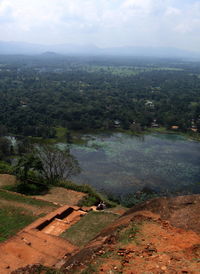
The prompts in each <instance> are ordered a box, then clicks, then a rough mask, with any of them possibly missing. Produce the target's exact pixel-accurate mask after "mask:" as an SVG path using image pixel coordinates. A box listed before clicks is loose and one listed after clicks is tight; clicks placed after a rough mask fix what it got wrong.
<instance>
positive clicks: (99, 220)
mask: <svg viewBox="0 0 200 274" xmlns="http://www.w3.org/2000/svg"><path fill="white" fill-rule="evenodd" d="M117 218H118V216H117V215H116V214H112V213H105V212H90V213H88V214H87V215H86V216H84V217H82V218H81V220H80V221H79V222H78V223H76V224H75V225H73V226H72V227H70V228H69V229H68V230H67V231H66V232H64V233H63V234H62V237H63V238H65V239H67V240H69V241H70V242H71V243H73V244H75V245H78V246H84V245H85V244H87V243H88V242H89V241H90V240H92V239H93V238H94V237H95V236H97V234H98V233H99V232H100V231H101V230H102V229H103V228H105V227H106V226H108V225H109V224H110V223H112V222H113V221H114V220H116V219H117Z"/></svg>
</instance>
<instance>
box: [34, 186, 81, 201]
mask: <svg viewBox="0 0 200 274" xmlns="http://www.w3.org/2000/svg"><path fill="white" fill-rule="evenodd" d="M85 195H86V194H85V193H81V192H76V191H73V190H69V189H66V188H62V187H53V188H52V189H51V190H50V192H49V193H48V194H46V195H42V196H41V195H37V196H33V197H35V198H39V199H42V200H45V201H49V202H54V203H58V204H61V205H64V204H67V205H77V204H78V202H79V201H80V200H81V199H82V198H83V197H84V196H85Z"/></svg>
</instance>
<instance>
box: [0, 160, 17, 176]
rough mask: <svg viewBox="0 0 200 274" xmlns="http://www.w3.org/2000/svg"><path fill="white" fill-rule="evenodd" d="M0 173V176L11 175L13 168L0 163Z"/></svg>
mask: <svg viewBox="0 0 200 274" xmlns="http://www.w3.org/2000/svg"><path fill="white" fill-rule="evenodd" d="M0 173H1V174H13V173H14V168H13V166H11V165H10V164H8V163H6V162H3V161H0Z"/></svg>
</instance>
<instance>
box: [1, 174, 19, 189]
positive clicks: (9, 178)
mask: <svg viewBox="0 0 200 274" xmlns="http://www.w3.org/2000/svg"><path fill="white" fill-rule="evenodd" d="M16 181H17V179H16V177H15V176H13V175H9V174H0V187H2V186H6V185H14V184H16Z"/></svg>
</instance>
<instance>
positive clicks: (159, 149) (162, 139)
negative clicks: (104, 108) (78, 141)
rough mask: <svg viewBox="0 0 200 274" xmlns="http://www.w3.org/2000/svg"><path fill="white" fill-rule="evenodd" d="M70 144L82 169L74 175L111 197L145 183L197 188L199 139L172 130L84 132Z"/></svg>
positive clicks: (168, 189)
mask: <svg viewBox="0 0 200 274" xmlns="http://www.w3.org/2000/svg"><path fill="white" fill-rule="evenodd" d="M82 138H83V139H84V140H85V144H84V145H72V147H71V153H72V154H73V155H74V156H75V157H76V158H77V160H78V161H79V164H80V166H81V169H82V172H81V173H80V174H79V175H78V176H75V177H74V178H73V180H74V181H75V182H77V183H86V184H89V185H92V186H93V187H95V188H96V189H97V190H98V191H101V192H104V193H107V194H110V195H112V196H114V197H121V196H126V195H128V194H130V193H134V192H136V191H139V190H142V189H143V188H144V187H148V188H150V189H153V190H155V191H157V192H162V193H188V192H189V193H198V192H199V191H200V184H198V183H200V142H196V141H192V140H188V139H186V138H185V137H183V136H181V135H175V134H159V133H157V134H149V135H144V136H140V137H137V136H132V135H128V134H125V133H112V134H111V133H110V134H107V133H106V134H95V135H94V134H86V135H83V136H82Z"/></svg>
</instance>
